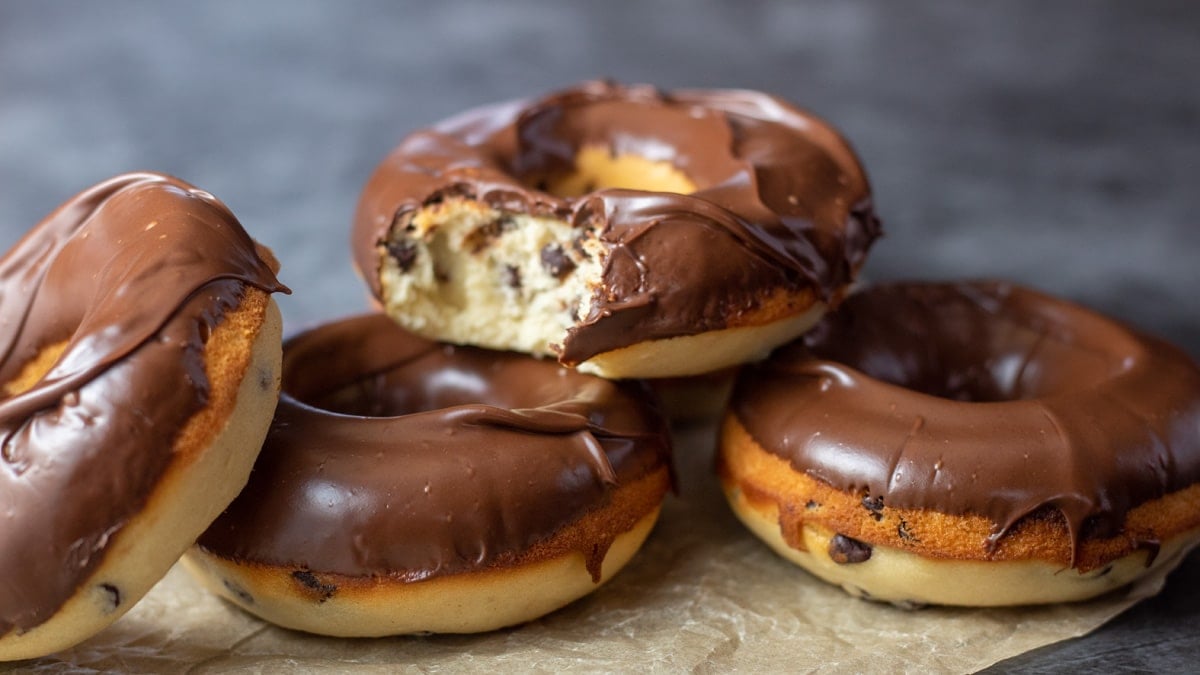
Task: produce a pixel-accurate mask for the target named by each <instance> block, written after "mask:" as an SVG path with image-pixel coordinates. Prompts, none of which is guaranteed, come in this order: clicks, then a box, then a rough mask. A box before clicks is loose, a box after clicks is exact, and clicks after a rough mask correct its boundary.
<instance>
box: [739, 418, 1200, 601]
mask: <svg viewBox="0 0 1200 675" xmlns="http://www.w3.org/2000/svg"><path fill="white" fill-rule="evenodd" d="M720 457H721V459H720V464H719V469H718V473H719V475H720V478H721V486H722V488H723V490H724V492H725V497H726V499H727V500H728V501H729V505H730V507H731V508H732V510H733V512H734V515H736V516H737V518H738V520H740V521H741V522H742V523H743V524H744V525H745V526H746V527H747V528H748V529H749V530H750V531H751V532H753V533H754V534H755V535H756V536H757V537H758V538H759V539H762V540H763V541H764V542H765V543H766V544H767V545H768V546H770V547H771V549H772V550H774V551H775V552H776V553H777V554H779V555H780V556H782V557H783V558H785V559H787V560H789V561H791V562H793V563H795V564H797V565H799V566H801V567H803V568H804V569H806V570H808V571H809V572H811V573H812V574H814V575H816V576H817V577H819V578H821V579H824V580H825V581H827V582H829V583H832V584H835V585H838V586H841V587H842V588H843V589H845V590H846V591H847V592H848V593H850V594H851V595H855V596H858V597H863V598H867V599H870V600H878V601H881V602H890V603H893V604H897V605H901V606H906V607H915V606H920V605H925V604H934V605H960V606H971V607H998V606H1008V605H1033V604H1049V603H1056V602H1071V601H1076V600H1086V599H1088V598H1092V597H1096V596H1098V595H1101V594H1103V593H1107V592H1108V591H1111V590H1114V589H1117V588H1120V587H1122V586H1125V585H1127V584H1129V583H1130V582H1132V581H1135V580H1137V579H1139V578H1142V577H1144V576H1147V575H1149V574H1151V573H1153V572H1154V571H1156V570H1158V569H1160V568H1166V569H1169V568H1171V567H1172V566H1174V564H1175V563H1176V562H1177V561H1178V560H1179V559H1180V558H1182V557H1183V556H1184V555H1186V554H1187V552H1188V551H1190V550H1191V549H1192V548H1193V547H1195V546H1196V544H1197V542H1200V518H1198V517H1197V516H1196V514H1197V513H1200V487H1197V486H1193V487H1189V488H1186V489H1183V490H1179V491H1176V492H1173V493H1171V494H1168V495H1166V496H1164V497H1162V498H1160V499H1158V500H1155V501H1153V502H1148V503H1146V504H1142V505H1140V506H1138V507H1137V508H1135V509H1134V510H1132V511H1131V512H1130V513H1129V516H1128V520H1127V521H1126V522H1127V529H1126V533H1125V534H1122V535H1119V536H1114V537H1109V538H1103V539H1090V540H1088V541H1086V542H1084V543H1083V544H1082V547H1081V549H1080V552H1079V555H1078V556H1077V558H1076V563H1075V564H1074V565H1072V564H1071V553H1070V545H1071V544H1070V536H1069V533H1068V532H1067V528H1066V526H1065V524H1064V523H1063V521H1062V520H1060V519H1055V518H1053V517H1046V518H1035V519H1029V520H1027V521H1025V522H1023V523H1022V524H1021V525H1020V526H1018V527H1016V528H1014V529H1013V530H1012V531H1010V532H1009V533H1008V534H1006V535H1005V537H1004V538H1003V539H1002V540H1001V543H1000V545H999V546H998V547H997V548H996V549H995V550H994V551H992V552H989V551H988V548H987V546H986V541H987V540H988V538H989V536H991V534H992V533H993V529H994V527H993V525H992V523H991V522H990V521H988V520H987V519H986V518H983V517H979V516H970V515H966V516H957V517H955V516H949V515H947V514H943V513H938V512H936V511H929V510H921V509H896V508H890V507H884V508H881V509H880V510H879V511H878V513H879V514H880V518H879V519H878V520H876V519H875V518H874V517H873V516H872V515H871V514H870V513H869V512H867V511H865V510H864V507H863V495H862V494H850V493H845V492H842V491H840V490H836V489H834V488H832V487H830V486H829V485H828V484H825V483H822V482H821V481H818V480H816V479H813V478H811V477H809V476H806V475H804V474H800V473H797V472H796V471H795V470H794V469H792V467H791V465H790V464H788V462H787V461H786V460H783V459H781V458H779V457H778V456H776V455H773V454H771V453H769V452H767V451H766V450H764V449H763V448H762V446H760V445H759V444H758V443H757V442H755V441H754V439H753V438H752V437H751V436H750V435H749V434H748V433H747V432H746V430H745V428H743V427H742V425H741V424H740V423H739V422H738V420H737V418H736V417H735V416H733V415H729V416H727V417H726V419H725V422H724V425H723V427H722V432H721V455H720ZM1135 532H1139V533H1147V532H1154V533H1156V536H1159V537H1161V539H1160V540H1158V543H1156V544H1154V545H1152V546H1151V545H1147V544H1148V542H1147V541H1146V540H1140V541H1139V538H1138V537H1137V536H1133V535H1132V534H1131V533H1135ZM835 536H841V537H845V538H849V539H850V540H852V542H848V543H847V544H845V545H841V546H839V545H837V544H835V543H834V541H833V539H834V537H835ZM840 543H841V542H838V544H840ZM847 548H851V549H854V550H851V551H850V552H849V553H848V554H847V553H846V552H845V549H847ZM863 555H866V559H863V560H855V559H854V558H855V557H862V556H863ZM835 558H836V559H835Z"/></svg>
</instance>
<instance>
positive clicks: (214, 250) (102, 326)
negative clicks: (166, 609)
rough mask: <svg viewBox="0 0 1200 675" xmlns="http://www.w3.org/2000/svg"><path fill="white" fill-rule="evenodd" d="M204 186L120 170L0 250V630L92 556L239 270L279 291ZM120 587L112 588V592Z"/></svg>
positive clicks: (152, 466)
mask: <svg viewBox="0 0 1200 675" xmlns="http://www.w3.org/2000/svg"><path fill="white" fill-rule="evenodd" d="M264 259H266V260H272V258H271V256H270V254H269V252H266V251H265V249H264V250H261V251H260V250H259V249H258V248H257V246H256V244H255V243H254V242H253V241H252V240H251V239H250V238H249V236H247V235H246V233H245V231H244V230H242V228H241V225H240V224H239V223H238V222H237V219H235V218H234V216H233V214H231V213H230V212H229V210H228V209H227V208H226V207H225V206H224V205H223V204H221V203H220V202H219V201H217V200H216V199H214V198H213V197H212V196H211V195H209V194H207V193H205V192H201V191H199V190H197V189H195V188H193V187H192V186H190V185H188V184H186V183H184V182H182V181H179V180H177V179H174V178H170V177H167V176H162V175H157V174H148V173H142V174H127V175H124V176H119V177H117V178H113V179H111V180H108V181H106V182H104V183H101V184H99V185H97V186H95V187H93V188H91V189H89V190H87V191H85V192H83V193H81V194H79V195H78V196H76V197H74V198H72V199H71V200H70V201H68V202H66V203H65V204H63V205H62V206H60V207H59V208H58V209H57V210H56V211H55V212H54V213H52V214H50V216H48V217H47V218H46V219H45V220H44V221H42V222H41V223H40V224H39V225H38V226H37V227H36V228H34V229H33V230H32V231H30V232H29V233H28V234H27V235H26V236H25V237H24V238H23V239H22V240H21V241H20V242H18V243H17V245H16V246H15V247H14V248H13V249H12V250H11V251H9V253H8V254H7V255H6V256H5V257H4V258H3V259H2V260H0V317H3V320H0V354H2V355H3V358H2V360H0V381H3V382H8V381H10V380H12V379H13V378H14V377H16V376H17V375H18V374H19V373H20V372H21V370H22V368H23V367H24V366H25V364H27V363H28V362H30V361H31V360H32V359H33V358H34V357H35V356H36V355H37V354H39V353H40V352H41V351H42V349H43V348H45V347H47V346H49V345H53V344H58V343H62V342H64V341H66V343H67V346H66V350H65V351H64V352H63V353H62V356H61V357H60V358H59V359H58V361H57V362H56V363H55V364H54V366H53V368H52V369H51V370H50V371H49V372H48V373H47V374H46V375H45V377H43V378H42V379H41V380H40V381H39V382H38V383H37V384H35V385H34V386H33V387H32V388H30V389H29V390H27V391H25V392H22V393H20V394H18V395H15V396H10V397H7V398H5V399H3V400H0V439H2V444H0V448H2V453H0V454H2V460H0V464H2V466H0V513H3V525H2V526H0V634H7V633H8V632H9V631H10V630H13V629H14V628H15V629H17V630H22V631H23V630H27V629H29V628H32V627H34V626H37V625H39V624H41V623H42V622H44V621H46V620H47V619H49V618H50V617H51V616H52V615H53V614H54V613H55V612H56V611H57V610H58V609H59V608H60V607H61V606H62V605H63V603H65V602H66V601H67V599H68V598H70V596H71V595H73V594H74V593H75V592H76V589H77V588H78V587H79V584H80V583H82V582H83V581H84V580H85V579H86V578H87V577H88V575H89V574H91V572H92V571H93V570H94V569H96V567H97V566H98V565H99V564H100V563H101V562H102V561H103V560H104V558H105V555H106V553H107V550H108V548H107V547H108V544H109V543H110V542H111V541H112V540H113V537H114V535H116V534H117V533H119V532H120V531H121V528H122V527H124V526H125V524H126V523H127V522H128V520H129V519H130V518H131V517H133V516H134V515H136V514H137V513H138V511H139V510H140V509H141V508H142V506H143V505H144V504H145V502H146V499H147V498H148V496H149V494H150V492H151V490H152V489H153V487H154V486H155V484H156V482H157V481H158V480H159V478H160V477H161V476H162V475H163V473H164V471H165V470H166V469H167V467H168V466H169V465H170V464H171V462H172V460H173V456H172V446H173V443H174V440H175V435H176V433H177V432H178V431H179V430H180V428H181V427H182V426H183V424H184V423H185V422H186V421H187V420H188V419H189V418H191V417H192V415H193V414H195V413H196V412H198V411H199V410H201V409H202V408H203V407H204V404H205V400H206V397H207V395H208V386H209V385H208V382H207V378H206V376H205V371H204V361H203V348H204V344H205V341H206V340H207V338H208V335H209V332H210V331H211V330H212V328H213V327H214V326H216V325H217V324H218V323H219V322H220V321H221V318H222V316H223V314H224V312H225V311H227V310H229V309H230V308H233V307H236V306H237V305H238V304H239V303H240V300H241V296H242V294H243V289H244V287H245V286H246V285H250V286H254V287H257V288H261V289H262V290H264V291H268V292H273V291H286V289H285V288H284V287H283V286H281V285H280V284H279V282H278V281H276V280H275V276H274V273H273V272H272V270H271V268H270V266H269V264H268V263H267V262H264ZM115 597H116V598H118V599H119V598H120V595H119V593H118V594H116V595H115Z"/></svg>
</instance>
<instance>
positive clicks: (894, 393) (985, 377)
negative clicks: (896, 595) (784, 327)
mask: <svg viewBox="0 0 1200 675" xmlns="http://www.w3.org/2000/svg"><path fill="white" fill-rule="evenodd" d="M733 400H734V411H735V412H736V414H737V415H738V417H739V418H740V419H741V420H742V423H743V424H744V425H745V427H746V429H747V430H748V431H749V432H750V434H751V436H752V437H753V438H754V439H755V440H756V441H757V442H758V443H759V444H760V445H761V446H762V447H763V448H765V449H766V450H767V451H768V452H772V453H775V454H777V455H779V456H780V457H783V458H784V459H787V460H788V461H789V462H790V463H791V464H792V466H794V467H795V468H796V469H797V470H799V471H803V472H805V473H807V474H809V475H811V476H813V477H814V478H817V479H820V480H822V481H825V482H826V483H829V484H830V485H832V486H834V487H836V488H838V489H840V490H843V491H848V492H862V493H864V494H865V495H866V496H867V497H869V498H871V499H880V500H882V505H886V506H890V507H902V508H915V509H933V510H936V511H939V512H943V513H949V514H955V515H961V514H978V515H982V516H985V517H987V518H989V519H990V520H991V521H992V522H993V523H994V524H995V528H994V531H993V536H992V540H991V544H992V545H993V546H995V545H996V544H997V543H998V541H999V539H1000V538H1001V537H1002V536H1003V535H1004V533H1005V532H1007V531H1008V530H1009V529H1010V528H1012V527H1013V525H1015V524H1016V523H1017V522H1018V521H1019V520H1021V519H1022V518H1024V517H1026V516H1029V515H1031V514H1037V513H1045V512H1046V510H1047V509H1049V510H1051V511H1057V512H1060V513H1061V514H1062V516H1063V517H1064V518H1065V521H1066V524H1067V527H1068V528H1069V530H1070V534H1071V537H1072V540H1073V543H1074V545H1075V549H1076V550H1077V549H1078V544H1079V541H1080V539H1081V538H1084V537H1088V536H1110V535H1112V534H1115V533H1117V532H1119V531H1120V529H1121V527H1122V523H1123V521H1124V518H1125V515H1126V513H1127V512H1128V511H1129V510H1130V509H1131V508H1133V507H1135V506H1137V505H1139V504H1142V503H1144V502H1147V501H1150V500H1153V499H1156V498H1158V497H1161V496H1162V495H1164V494H1166V493H1168V492H1172V491H1175V490H1179V489H1182V488H1185V487H1187V486H1189V485H1191V484H1193V483H1195V482H1196V481H1198V480H1200V369H1198V368H1197V367H1196V365H1195V364H1194V363H1192V362H1191V361H1190V360H1189V359H1188V357H1187V356H1186V355H1184V354H1183V353H1182V352H1180V351H1179V350H1177V349H1176V348H1174V347H1172V346H1170V345H1168V344H1166V343H1164V342H1162V341H1160V340H1157V339H1155V338H1152V337H1148V336H1145V335H1142V334H1139V333H1137V332H1135V331H1133V330H1131V329H1129V328H1127V327H1125V326H1123V325H1121V324H1119V323H1116V322H1114V321H1111V320H1109V319H1106V318H1104V317H1102V316H1099V315H1097V314H1095V313H1093V312H1091V311H1088V310H1086V309H1083V308H1082V307H1079V306H1076V305H1073V304H1070V303H1067V302H1064V301H1061V300H1057V299H1054V298H1051V297H1048V296H1046V295H1043V294H1040V293H1037V292H1035V291H1032V290H1028V289H1025V288H1021V287H1017V286H1012V285H1008V284H1003V283H987V282H977V283H963V284H954V285H951V284H919V283H910V284H894V285H883V286H877V287H874V288H871V289H868V290H866V291H864V292H862V293H859V294H856V295H853V296H851V297H850V298H849V299H847V301H846V302H845V303H844V304H843V305H842V307H841V309H840V311H839V312H838V313H837V314H836V315H833V316H830V317H828V318H827V319H826V320H825V321H824V322H822V323H821V324H819V325H818V327H817V329H816V330H814V332H813V333H811V334H810V335H808V336H806V337H805V338H804V340H803V341H801V342H797V343H794V344H792V345H790V346H788V347H785V348H783V349H782V350H780V351H778V352H777V353H776V354H775V355H773V356H772V357H771V359H769V360H768V361H766V362H764V363H762V364H759V365H756V366H753V367H750V368H747V369H746V370H745V371H744V372H743V373H742V375H741V376H740V377H739V380H738V383H737V386H736V390H735V393H734V399H733Z"/></svg>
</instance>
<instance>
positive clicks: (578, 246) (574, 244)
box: [571, 230, 592, 260]
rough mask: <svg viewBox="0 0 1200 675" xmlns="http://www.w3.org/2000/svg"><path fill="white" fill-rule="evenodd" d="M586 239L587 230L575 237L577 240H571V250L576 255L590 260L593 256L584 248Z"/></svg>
mask: <svg viewBox="0 0 1200 675" xmlns="http://www.w3.org/2000/svg"><path fill="white" fill-rule="evenodd" d="M586 238H587V230H584V231H583V232H580V233H579V234H577V235H575V238H573V239H572V240H571V248H572V249H573V250H574V251H575V252H576V253H578V254H579V256H580V257H581V258H586V259H589V260H590V259H591V257H592V256H591V255H590V254H589V253H588V252H587V249H586V248H584V246H583V240H584V239H586Z"/></svg>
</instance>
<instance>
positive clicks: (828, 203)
mask: <svg viewBox="0 0 1200 675" xmlns="http://www.w3.org/2000/svg"><path fill="white" fill-rule="evenodd" d="M585 146H601V147H608V148H609V149H610V151H611V152H612V153H613V154H615V155H622V154H632V155H639V156H642V157H645V158H647V159H650V160H652V161H665V162H671V163H672V164H673V165H674V166H675V167H676V168H678V169H679V170H680V171H682V172H683V173H685V174H686V175H687V176H688V177H689V178H690V179H691V180H692V182H694V183H695V184H696V186H697V190H696V191H695V192H693V193H692V194H688V195H682V194H673V193H663V192H645V191H638V190H625V189H605V190H598V191H595V192H591V193H589V194H586V195H584V196H582V197H579V198H559V197H556V196H554V195H551V194H548V193H546V192H542V191H540V190H537V189H534V188H531V187H529V186H528V185H526V184H525V182H523V181H526V180H529V179H530V178H531V177H536V176H539V175H546V174H547V173H554V172H568V171H570V170H571V169H572V168H573V166H574V158H575V155H576V153H577V152H578V151H579V150H580V148H582V147H585ZM456 195H457V196H465V197H468V198H471V199H476V200H481V201H483V202H486V203H488V204H489V205H491V206H492V207H494V208H497V209H500V210H504V211H512V212H531V213H535V214H540V215H552V216H555V217H559V218H563V219H566V220H568V221H570V222H572V223H573V224H574V225H575V226H576V227H580V228H582V227H585V226H587V225H589V224H593V223H598V224H599V225H600V227H601V235H600V237H601V241H603V242H604V243H605V244H606V245H607V247H608V250H609V253H608V257H607V259H606V262H605V267H604V273H603V286H602V288H601V289H599V290H598V291H597V296H596V298H595V299H594V302H593V303H592V305H591V311H590V313H589V314H588V316H586V317H583V318H582V320H581V322H580V323H579V324H578V325H576V326H575V327H573V328H572V329H571V330H570V331H569V334H568V336H567V338H566V340H565V342H564V344H563V345H562V346H561V353H560V360H561V361H562V362H563V363H567V364H572V365H573V364H577V363H579V362H581V361H585V360H587V359H588V358H590V357H592V356H595V355H596V354H599V353H602V352H606V351H609V350H612V349H616V348H619V347H624V346H627V345H630V344H634V343H637V342H641V341H643V340H647V339H658V338H667V337H674V336H679V335H693V334H697V333H701V332H705V331H708V330H713V329H720V328H725V327H727V326H731V325H738V323H737V322H738V318H739V317H740V316H742V315H743V314H745V313H746V312H750V311H752V310H754V309H756V308H757V307H758V306H759V305H760V303H761V302H762V300H763V298H764V295H765V294H766V293H767V292H770V291H774V290H776V289H785V290H788V291H800V290H804V289H811V290H812V291H814V292H815V295H816V296H817V297H819V298H821V299H823V300H825V301H828V302H833V301H836V300H837V299H838V296H837V294H838V291H839V289H841V288H842V287H844V286H845V285H846V284H848V283H849V282H850V281H851V280H852V278H853V276H854V273H855V271H856V270H857V269H858V267H859V266H860V265H861V264H862V262H863V260H864V259H865V257H866V253H867V249H868V248H869V247H870V245H871V243H872V242H873V241H874V240H875V239H876V238H877V237H878V236H879V234H880V229H879V221H878V219H877V218H876V217H875V215H874V212H873V210H872V206H871V199H870V188H869V186H868V184H867V179H866V177H865V175H864V174H863V170H862V167H861V166H860V165H859V163H858V160H857V158H856V157H855V156H854V153H853V151H852V150H851V149H850V147H849V145H847V143H846V142H845V140H843V139H842V138H841V137H840V136H839V135H838V134H837V132H835V131H834V130H833V129H832V128H830V127H829V126H827V125H826V124H825V123H824V122H821V121H820V120H818V119H817V118H815V117H813V116H811V115H809V114H807V113H804V112H801V111H800V110H797V109H796V108H794V107H792V106H791V105H789V104H788V103H785V102H784V101H782V100H780V99H777V98H774V97H772V96H768V95H766V94H760V93H757V92H750V91H732V90H730V91H675V92H671V93H663V92H659V91H657V90H655V89H653V88H651V87H646V86H637V87H621V86H618V85H614V84H610V83H605V82H591V83H585V84H583V85H581V86H579V87H576V88H574V89H569V90H566V91H563V92H559V93H556V94H551V95H549V96H547V97H545V98H542V99H540V100H537V101H518V102H514V103H508V104H502V105H498V106H493V107H489V108H483V109H479V110H474V111H471V112H468V113H465V114H463V115H460V116H458V117H456V118H453V119H451V120H448V121H446V122H444V123H442V124H439V125H437V126H435V127H434V128H432V129H429V130H425V131H421V132H418V133H416V134H413V135H412V136H410V137H408V138H407V139H405V141H404V142H403V143H402V144H401V145H400V147H398V148H397V149H396V150H395V151H393V152H392V154H391V155H390V156H389V157H388V158H387V159H385V160H384V162H383V163H382V164H381V165H380V166H379V168H378V169H376V172H375V174H374V176H372V178H371V180H370V181H369V182H368V183H367V186H366V188H365V190H364V192H363V195H362V197H361V199H360V201H359V206H358V213H357V216H356V219H355V228H354V237H353V246H354V254H355V260H356V262H357V264H358V268H359V269H360V270H361V271H362V273H363V274H364V276H365V277H366V278H367V281H368V283H369V284H370V285H371V288H372V290H373V292H374V293H375V294H376V296H380V295H381V293H382V291H381V288H380V286H379V275H378V271H379V266H380V261H381V249H380V247H381V246H383V242H385V241H386V240H387V238H388V231H389V229H390V227H391V226H392V224H393V223H394V222H396V221H397V220H399V219H400V217H401V216H402V215H403V214H405V213H407V212H410V211H413V210H416V209H419V208H421V206H423V205H425V204H429V203H432V202H436V201H438V200H441V199H445V198H446V197H449V196H456Z"/></svg>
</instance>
